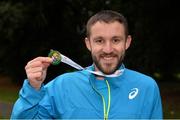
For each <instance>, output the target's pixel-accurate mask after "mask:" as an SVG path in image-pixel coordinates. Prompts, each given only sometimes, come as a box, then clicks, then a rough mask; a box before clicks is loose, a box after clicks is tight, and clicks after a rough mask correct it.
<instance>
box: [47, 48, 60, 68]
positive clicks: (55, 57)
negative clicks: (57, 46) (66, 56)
mask: <svg viewBox="0 0 180 120" xmlns="http://www.w3.org/2000/svg"><path fill="white" fill-rule="evenodd" d="M48 57H50V58H52V59H53V62H52V65H58V64H59V63H60V62H61V54H60V52H58V51H57V50H52V49H51V50H50V53H49V54H48Z"/></svg>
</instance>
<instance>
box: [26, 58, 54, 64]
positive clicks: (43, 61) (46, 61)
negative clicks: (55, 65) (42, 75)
mask: <svg viewBox="0 0 180 120" xmlns="http://www.w3.org/2000/svg"><path fill="white" fill-rule="evenodd" d="M35 61H41V62H42V63H52V61H53V60H52V58H50V57H37V58H35V59H33V60H31V61H29V62H28V63H29V64H31V63H33V62H35Z"/></svg>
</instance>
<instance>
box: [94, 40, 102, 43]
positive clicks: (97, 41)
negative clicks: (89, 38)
mask: <svg viewBox="0 0 180 120" xmlns="http://www.w3.org/2000/svg"><path fill="white" fill-rule="evenodd" d="M95 42H96V43H102V42H103V40H101V39H97V40H95Z"/></svg>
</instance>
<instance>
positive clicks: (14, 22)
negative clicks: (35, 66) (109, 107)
mask: <svg viewBox="0 0 180 120" xmlns="http://www.w3.org/2000/svg"><path fill="white" fill-rule="evenodd" d="M170 3H171V4H170ZM168 6H173V7H174V9H166V8H167V7H168ZM175 8H176V4H175V3H173V4H172V2H169V1H168V0H165V1H161V0H159V1H144V0H131V1H124V0H98V1H95V0H31V1H28V0H25V1H24V0H23V1H20V0H17V1H14V0H13V1H12V0H7V1H1V2H0V49H1V50H0V72H1V73H5V74H8V75H10V76H11V77H12V78H13V80H14V81H15V82H16V81H17V82H18V83H22V80H23V79H24V78H25V77H26V76H25V71H24V66H25V65H26V63H27V62H28V61H29V60H31V59H33V58H34V57H37V56H47V54H48V52H49V50H50V49H56V50H59V51H61V52H62V53H63V54H65V55H67V56H69V57H71V58H72V59H73V60H75V61H76V62H78V63H80V64H81V65H82V66H88V65H90V64H91V62H92V61H91V57H90V55H89V52H88V51H87V50H86V48H85V46H84V41H83V39H84V37H85V25H86V22H87V20H88V18H89V17H90V16H91V15H93V14H94V13H96V12H97V11H99V10H103V9H112V10H116V11H118V12H121V13H123V14H124V16H126V18H127V20H128V22H129V30H130V34H131V35H132V37H133V42H132V46H131V47H130V49H129V50H128V51H127V54H126V59H125V63H126V65H127V66H128V67H129V68H133V69H135V70H138V71H140V72H143V73H145V74H149V75H151V76H153V74H154V73H160V74H162V75H164V76H165V77H167V76H166V75H167V73H170V74H173V73H175V72H177V73H178V72H179V67H178V65H177V64H176V63H179V62H177V61H178V59H177V58H178V57H175V56H179V55H180V54H179V49H178V46H177V45H175V47H174V48H173V46H172V45H173V44H172V43H170V44H169V42H168V43H167V41H169V39H175V37H174V35H175V33H174V30H176V29H175V26H176V23H177V20H176V18H177V16H176V12H177V10H176V9H175ZM170 12H171V13H174V14H171V15H169V14H168V13H170ZM169 45H171V46H169ZM169 47H170V49H169ZM164 52H166V53H167V54H166V53H164ZM170 58H171V59H170ZM169 62H171V63H173V64H172V65H169V64H167V63H169ZM166 68H167V69H166ZM66 70H70V71H71V70H73V68H71V67H69V66H66V65H63V64H61V65H60V66H56V67H53V66H52V67H50V69H49V71H51V72H49V76H50V77H49V78H48V79H51V78H53V77H55V76H56V75H58V74H61V73H63V72H65V71H66ZM168 75H169V74H168Z"/></svg>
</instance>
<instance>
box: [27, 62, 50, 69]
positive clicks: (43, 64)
mask: <svg viewBox="0 0 180 120" xmlns="http://www.w3.org/2000/svg"><path fill="white" fill-rule="evenodd" d="M50 64H51V60H50V62H43V61H40V60H33V61H30V62H28V64H27V65H26V66H25V69H28V68H33V67H43V68H44V67H45V68H47V67H48V66H49V65H50Z"/></svg>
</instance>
